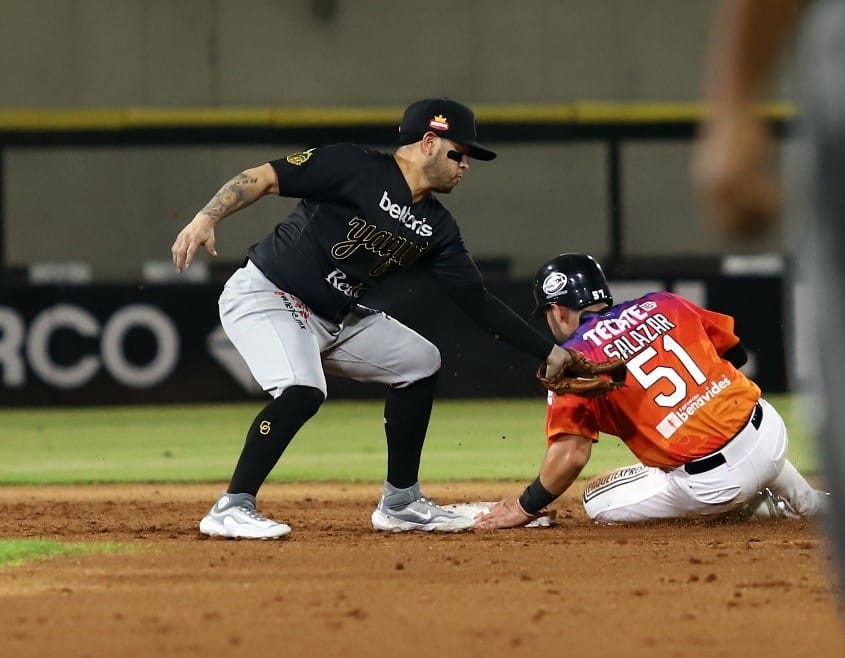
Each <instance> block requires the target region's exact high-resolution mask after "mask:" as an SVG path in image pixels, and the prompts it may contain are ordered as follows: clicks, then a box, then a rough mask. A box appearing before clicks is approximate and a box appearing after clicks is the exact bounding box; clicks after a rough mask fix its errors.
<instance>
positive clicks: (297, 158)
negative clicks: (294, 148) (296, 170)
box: [285, 149, 314, 167]
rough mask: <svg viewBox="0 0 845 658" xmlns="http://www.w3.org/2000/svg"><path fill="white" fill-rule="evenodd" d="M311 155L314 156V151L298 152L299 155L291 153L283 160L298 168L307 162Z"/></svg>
mask: <svg viewBox="0 0 845 658" xmlns="http://www.w3.org/2000/svg"><path fill="white" fill-rule="evenodd" d="M312 155H314V149H308V150H307V151H300V152H299V153H291V154H290V155H289V156H288V157H287V158H285V160H287V161H288V162H289V163H290V164H292V165H296V166H297V167H299V166H301V165H304V164H305V163H306V162H308V160H309V158H310V157H311V156H312Z"/></svg>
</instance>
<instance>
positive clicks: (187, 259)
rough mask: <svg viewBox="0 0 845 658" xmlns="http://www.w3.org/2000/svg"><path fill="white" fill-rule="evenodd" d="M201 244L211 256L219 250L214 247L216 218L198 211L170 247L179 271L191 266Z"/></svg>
mask: <svg viewBox="0 0 845 658" xmlns="http://www.w3.org/2000/svg"><path fill="white" fill-rule="evenodd" d="M201 246H204V247H205V250H206V251H207V252H208V254H209V255H210V256H216V255H217V250H216V249H215V248H214V220H212V219H211V218H210V217H209V216H208V215H206V214H204V213H197V216H196V217H194V218H193V219H192V220H191V221H190V223H189V224H188V225H187V226H185V228H183V229H182V230H181V231H179V235H177V236H176V241H175V242H174V243H173V246H172V247H171V248H170V254H171V256H172V257H173V264H174V265H175V266H176V269H177V271H179V272H182V271H183V270H186V269H188V268H189V267H191V264H192V263H193V262H194V256H196V253H197V249H199V248H200V247H201Z"/></svg>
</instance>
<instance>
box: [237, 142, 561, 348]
mask: <svg viewBox="0 0 845 658" xmlns="http://www.w3.org/2000/svg"><path fill="white" fill-rule="evenodd" d="M270 165H271V166H272V167H273V169H274V170H275V171H276V175H277V177H278V181H279V194H280V195H282V196H288V197H298V198H300V199H302V200H301V201H300V202H299V204H298V205H297V206H296V208H295V209H294V211H293V212H292V213H291V214H290V215H289V216H288V218H287V220H286V221H284V222H282V223H280V224H278V225H277V226H276V228H275V229H274V230H273V232H272V233H270V234H269V235H268V236H267V237H265V238H264V239H263V240H262V241H261V242H259V243H257V244H255V245H253V246H252V247H250V249H249V258H250V260H252V262H253V263H255V265H256V266H257V267H258V268H259V269H260V270H261V271H262V272H263V273H264V275H265V276H266V277H267V278H268V279H269V280H270V281H272V282H273V283H274V284H275V285H276V286H277V287H278V288H279V289H281V290H284V291H286V292H289V293H292V294H294V295H296V296H297V297H299V298H300V299H301V300H302V301H303V302H305V304H307V305H308V306H309V307H310V308H311V310H312V311H313V312H314V313H316V314H318V315H320V316H322V317H324V318H327V319H329V320H332V321H334V322H341V321H342V320H343V318H344V316H345V315H346V314H347V313H348V312H349V310H350V308H351V307H352V306H353V305H354V304H356V303H357V301H358V299H359V298H360V297H361V296H363V295H364V294H365V293H366V291H367V290H368V289H370V288H372V287H374V286H376V285H378V284H379V283H380V282H381V281H382V280H383V279H384V277H385V276H388V275H389V274H390V273H391V272H395V271H397V270H398V269H401V268H405V267H408V266H410V265H412V264H415V263H419V264H420V265H421V266H422V267H425V268H427V269H428V271H429V272H430V273H432V274H433V275H434V276H435V278H436V279H437V280H438V282H439V283H440V285H441V286H442V287H443V288H444V289H445V290H446V291H447V292H448V293H449V294H450V296H451V297H452V298H453V299H455V300H456V302H457V303H458V304H459V305H460V306H461V308H462V309H463V310H464V311H465V312H466V313H467V314H468V315H469V316H470V317H471V318H472V319H473V320H474V321H475V322H476V323H478V324H479V326H481V327H482V328H484V329H485V330H486V331H487V332H488V333H490V334H492V335H494V336H497V337H501V338H503V339H505V340H507V341H508V342H510V343H511V344H513V345H515V346H516V347H519V348H520V349H523V350H525V351H527V352H529V353H531V354H534V355H536V356H537V357H538V358H544V357H545V356H546V355H547V354H548V353H549V351H550V350H551V348H552V345H553V343H552V341H551V340H550V339H548V338H546V337H545V336H542V335H541V334H540V333H539V332H537V331H535V330H534V329H533V328H532V327H530V326H529V325H528V324H527V323H526V322H525V321H524V320H522V319H521V318H519V316H517V315H516V314H515V313H514V312H513V311H512V310H511V309H510V308H508V307H507V306H506V305H505V304H503V303H502V302H501V301H500V300H499V299H497V298H496V297H494V296H493V295H490V294H489V292H488V291H487V290H486V288H485V287H484V284H483V282H482V280H481V274H480V273H479V271H478V268H477V267H476V265H475V263H474V261H473V260H472V258H471V257H470V255H469V254H468V253H467V250H466V247H465V246H464V242H463V239H462V238H461V233H460V231H459V230H458V225H457V223H456V222H455V219H454V218H453V217H452V215H451V213H450V212H449V211H448V210H446V208H444V207H443V206H442V205H441V203H440V202H439V201H438V200H437V198H435V197H434V196H432V195H430V194H429V195H426V196H425V197H424V198H423V199H421V200H420V201H418V202H416V203H414V202H413V200H412V199H411V190H410V188H409V187H408V184H407V182H406V181H405V177H404V175H403V174H402V170H401V169H400V168H399V165H398V164H397V162H396V160H395V159H394V157H393V156H392V155H389V154H386V153H381V152H379V151H373V150H370V149H366V148H363V147H361V146H357V145H355V144H334V145H331V146H324V147H320V148H312V149H308V150H307V151H302V152H301V153H294V154H292V155H289V156H287V157H286V158H283V159H280V160H274V161H272V162H270Z"/></svg>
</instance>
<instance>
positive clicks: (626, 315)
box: [584, 302, 675, 359]
mask: <svg viewBox="0 0 845 658" xmlns="http://www.w3.org/2000/svg"><path fill="white" fill-rule="evenodd" d="M646 307H648V308H646ZM654 308H655V305H654V303H653V302H645V303H643V304H639V305H638V304H635V305H633V306H629V307H628V308H626V309H625V310H623V311H622V312H621V313H620V314H619V317H618V318H616V319H613V320H599V321H598V322H597V323H596V325H595V326H594V327H593V328H592V329H590V330H589V331H586V332H584V338H585V339H586V340H588V341H590V342H591V343H592V344H593V345H597V346H598V345H602V344H603V343H605V342H607V341H611V342H610V343H607V344H606V345H604V347H603V348H602V352H604V354H605V355H606V356H607V357H608V358H611V359H612V358H620V359H628V358H630V357H631V356H633V355H634V354H636V353H637V352H639V351H640V350H641V349H643V348H644V347H645V346H646V345H649V344H650V343H652V342H654V341H655V340H657V338H658V336H660V335H661V334H665V333H667V332H668V331H669V330H671V329H674V328H675V325H674V324H673V323H672V322H671V321H670V320H669V319H668V318H667V317H666V316H665V315H663V314H662V313H655V314H654V315H650V314H649V311H651V310H653V309H654Z"/></svg>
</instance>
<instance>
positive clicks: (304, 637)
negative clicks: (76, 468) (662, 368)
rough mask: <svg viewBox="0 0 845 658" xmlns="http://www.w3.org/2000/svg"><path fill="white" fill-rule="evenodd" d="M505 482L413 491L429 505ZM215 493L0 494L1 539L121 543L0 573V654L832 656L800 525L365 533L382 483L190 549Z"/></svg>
mask: <svg viewBox="0 0 845 658" xmlns="http://www.w3.org/2000/svg"><path fill="white" fill-rule="evenodd" d="M520 486H521V485H519V484H516V483H477V484H473V483H462V484H448V485H447V484H439V485H433V484H432V485H429V486H427V487H425V490H426V493H427V494H429V495H431V496H433V497H435V498H436V499H437V500H438V501H439V502H442V503H447V502H467V501H477V500H490V499H498V498H500V497H501V496H503V495H511V494H514V493H517V492H518V491H519V489H520ZM221 490H222V487H221V486H219V487H215V486H214V485H187V486H173V485H166V486H163V485H131V486H90V487H38V488H29V487H9V488H0V536H2V537H6V538H19V537H43V538H47V539H53V540H59V541H75V542H78V541H81V542H118V543H120V544H121V545H122V546H124V547H125V550H123V551H121V552H117V553H106V554H103V553H87V554H79V555H71V556H67V557H56V558H50V559H47V560H41V561H37V562H30V563H27V564H25V565H23V566H18V567H9V568H4V569H0V603H2V604H1V605H0V628H2V638H0V639H2V644H1V645H0V646H2V649H0V655H3V656H10V657H12V656H14V657H16V658H26V657H30V656H44V657H45V658H46V657H49V658H70V657H83V656H85V657H90V658H101V657H102V658H105V657H108V658H134V657H139V658H140V657H142V656H143V657H144V658H150V657H153V658H165V657H167V658H169V657H171V656H173V657H185V658H193V657H195V656H196V657H199V656H205V657H208V656H212V657H215V656H229V657H231V656H251V657H255V658H270V657H282V656H294V657H299V656H302V657H305V658H322V657H324V656H325V657H329V656H331V657H332V658H344V657H354V658H357V657H359V656H386V657H398V658H403V657H406V656H407V657H412V656H413V657H428V656H432V657H433V656H437V657H438V658H451V657H459V658H463V657H465V656H478V657H482V656H483V657H485V658H490V657H497V656H531V657H532V658H543V657H546V656H578V657H581V658H583V657H588V656H612V657H613V658H622V657H634V658H636V657H639V656H648V657H649V658H654V657H655V656H660V657H663V656H678V657H679V658H680V657H684V658H697V657H699V656H702V657H703V656H724V657H730V658H734V657H736V656H742V657H743V658H757V657H761V658H777V657H788V658H800V657H802V656H806V657H807V658H810V657H812V658H827V657H831V658H834V657H836V658H841V657H842V656H845V617H844V616H843V615H842V606H841V603H840V601H842V598H841V597H840V594H839V592H837V591H836V590H835V589H834V587H833V586H832V585H831V579H830V568H831V562H830V557H829V551H828V547H827V545H826V543H825V540H824V538H823V536H822V534H821V532H820V529H819V528H818V527H816V526H815V525H814V524H812V523H804V522H797V521H784V520H781V521H756V522H748V523H742V524H739V523H735V524H728V523H719V524H706V525H705V524H693V523H686V524H684V523H675V524H660V525H652V526H648V527H639V526H638V527H632V526H627V527H626V526H615V527H601V526H594V525H592V524H590V523H589V522H588V521H587V519H586V517H585V516H584V513H583V511H582V509H581V506H580V502H579V499H578V496H579V495H580V490H579V489H578V488H575V489H574V490H573V491H571V492H569V493H567V494H566V495H565V497H564V498H562V499H561V500H559V501H558V502H557V503H556V504H555V505H554V506H553V507H554V509H556V510H557V511H558V520H557V524H556V525H555V526H554V527H552V528H548V529H518V530H510V531H496V532H470V533H464V534H457V535H429V534H424V533H406V534H399V535H387V534H383V533H376V532H374V531H373V530H372V529H371V526H370V513H371V512H372V510H373V507H374V505H375V502H376V500H377V497H378V495H379V493H380V487H379V486H378V485H373V484H366V485H347V484H338V485H331V484H324V483H319V484H277V485H267V486H265V488H264V489H262V491H261V494H260V496H259V506H260V510H261V511H262V512H263V513H264V514H266V515H268V516H271V517H274V518H277V519H279V520H284V521H286V522H288V523H290V525H291V526H292V527H293V533H292V534H291V535H290V537H289V538H287V539H285V540H281V541H266V542H262V541H230V540H229V541H227V540H211V539H204V538H202V537H201V536H200V535H199V533H198V531H197V529H196V528H197V523H198V521H199V519H200V518H201V517H202V516H203V515H204V514H205V512H206V511H207V509H208V508H209V507H210V505H211V503H212V502H213V501H214V499H215V497H216V496H217V495H218V494H219V492H220V491H221Z"/></svg>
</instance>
